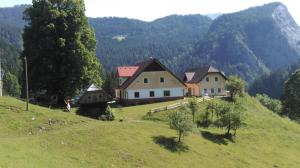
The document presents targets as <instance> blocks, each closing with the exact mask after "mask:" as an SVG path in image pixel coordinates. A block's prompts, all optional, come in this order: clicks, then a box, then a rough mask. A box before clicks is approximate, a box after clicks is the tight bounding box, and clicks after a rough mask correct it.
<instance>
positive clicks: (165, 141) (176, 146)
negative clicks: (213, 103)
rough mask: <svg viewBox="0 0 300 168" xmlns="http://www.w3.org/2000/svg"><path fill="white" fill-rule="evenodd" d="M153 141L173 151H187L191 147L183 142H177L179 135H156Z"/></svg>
mask: <svg viewBox="0 0 300 168" xmlns="http://www.w3.org/2000/svg"><path fill="white" fill-rule="evenodd" d="M152 138H153V141H154V142H155V143H156V144H158V145H160V146H162V147H164V148H165V149H167V150H169V151H171V152H186V151H188V150H189V147H188V146H187V145H185V144H184V143H182V142H177V137H165V136H162V135H160V136H155V137H152Z"/></svg>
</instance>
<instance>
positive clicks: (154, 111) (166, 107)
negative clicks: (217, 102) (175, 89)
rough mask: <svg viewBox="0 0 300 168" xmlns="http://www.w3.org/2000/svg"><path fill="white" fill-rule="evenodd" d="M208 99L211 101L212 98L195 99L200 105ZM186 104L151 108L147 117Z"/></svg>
mask: <svg viewBox="0 0 300 168" xmlns="http://www.w3.org/2000/svg"><path fill="white" fill-rule="evenodd" d="M210 99H212V98H210V97H204V98H197V102H198V103H200V102H202V101H204V100H210ZM186 104H188V101H184V102H180V103H175V104H171V105H167V106H162V107H157V108H153V109H150V110H149V112H148V115H151V114H153V113H157V112H160V111H167V110H172V109H175V108H178V107H181V106H183V105H186Z"/></svg>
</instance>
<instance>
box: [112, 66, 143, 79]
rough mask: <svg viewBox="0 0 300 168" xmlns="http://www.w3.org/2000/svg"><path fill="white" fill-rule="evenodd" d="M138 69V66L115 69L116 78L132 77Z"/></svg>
mask: <svg viewBox="0 0 300 168" xmlns="http://www.w3.org/2000/svg"><path fill="white" fill-rule="evenodd" d="M138 68H139V67H138V66H122V67H117V77H121V78H128V77H132V76H133V75H134V74H135V72H136V70H137V69H138Z"/></svg>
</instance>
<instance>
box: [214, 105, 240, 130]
mask: <svg viewBox="0 0 300 168" xmlns="http://www.w3.org/2000/svg"><path fill="white" fill-rule="evenodd" d="M240 111H241V105H240V104H239V103H232V104H231V103H230V104H229V103H226V104H219V105H218V106H217V109H216V116H217V119H216V121H215V122H214V124H215V126H217V127H219V128H225V129H226V130H227V131H226V135H230V131H231V130H234V135H235V134H236V130H237V129H239V128H240V127H241V126H243V125H244V122H243V120H244V118H243V116H242V113H241V112H240Z"/></svg>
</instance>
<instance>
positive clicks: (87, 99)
mask: <svg viewBox="0 0 300 168" xmlns="http://www.w3.org/2000/svg"><path fill="white" fill-rule="evenodd" d="M107 101H109V100H108V98H107V96H106V95H105V94H104V93H103V92H100V91H95V92H88V93H86V94H85V95H83V97H82V98H81V99H80V102H79V103H80V104H94V103H101V102H107Z"/></svg>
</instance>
